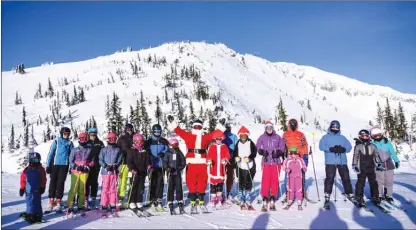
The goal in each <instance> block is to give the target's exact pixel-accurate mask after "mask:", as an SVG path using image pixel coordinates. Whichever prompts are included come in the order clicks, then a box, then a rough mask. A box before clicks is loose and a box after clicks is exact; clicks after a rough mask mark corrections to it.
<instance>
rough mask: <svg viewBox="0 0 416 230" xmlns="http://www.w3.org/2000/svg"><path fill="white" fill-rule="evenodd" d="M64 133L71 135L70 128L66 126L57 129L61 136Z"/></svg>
mask: <svg viewBox="0 0 416 230" xmlns="http://www.w3.org/2000/svg"><path fill="white" fill-rule="evenodd" d="M64 133H68V136H69V135H71V129H70V128H68V127H62V128H61V130H60V131H59V134H60V135H61V137H62V136H63V135H64Z"/></svg>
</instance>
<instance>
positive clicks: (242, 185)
mask: <svg viewBox="0 0 416 230" xmlns="http://www.w3.org/2000/svg"><path fill="white" fill-rule="evenodd" d="M249 135H250V131H249V130H248V129H247V128H246V127H244V126H241V128H240V130H238V136H239V137H240V139H239V140H238V141H237V144H236V145H235V149H234V153H233V156H232V158H231V163H232V164H234V165H236V166H237V178H238V196H239V200H240V202H241V204H240V208H241V210H250V211H253V210H254V208H253V206H252V205H251V203H252V200H251V198H250V192H251V189H253V178H254V176H255V175H256V162H255V160H254V159H255V158H256V156H257V147H256V144H254V142H253V141H252V140H251V139H250V138H249Z"/></svg>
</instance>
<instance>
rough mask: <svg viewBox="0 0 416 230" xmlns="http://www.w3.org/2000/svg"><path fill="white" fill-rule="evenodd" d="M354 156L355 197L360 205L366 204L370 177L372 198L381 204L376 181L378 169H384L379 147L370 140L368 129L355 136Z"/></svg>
mask: <svg viewBox="0 0 416 230" xmlns="http://www.w3.org/2000/svg"><path fill="white" fill-rule="evenodd" d="M354 140H355V147H354V156H353V158H352V159H353V160H352V169H353V170H354V172H356V173H357V183H356V184H355V199H356V201H357V203H358V205H359V206H360V207H363V206H364V205H365V204H364V187H365V180H366V179H367V178H368V183H369V184H370V193H371V199H372V201H373V203H374V204H376V205H377V204H380V198H379V197H378V196H379V193H378V192H379V191H378V185H377V181H376V172H375V169H377V170H383V168H382V167H383V166H382V164H381V160H380V156H379V153H378V150H377V147H376V146H375V145H374V144H372V143H371V141H370V132H369V131H368V130H366V129H362V130H360V132H359V133H358V138H355V139H354Z"/></svg>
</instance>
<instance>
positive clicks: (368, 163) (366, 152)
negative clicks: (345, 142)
mask: <svg viewBox="0 0 416 230" xmlns="http://www.w3.org/2000/svg"><path fill="white" fill-rule="evenodd" d="M379 162H381V159H380V156H379V152H378V150H377V147H376V146H375V145H374V144H372V143H371V142H362V141H360V140H359V139H356V145H355V146H354V155H353V157H352V164H354V165H357V166H359V168H360V171H362V172H371V171H374V169H375V168H376V164H377V163H379Z"/></svg>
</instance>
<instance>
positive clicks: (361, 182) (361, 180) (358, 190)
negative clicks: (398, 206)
mask: <svg viewBox="0 0 416 230" xmlns="http://www.w3.org/2000/svg"><path fill="white" fill-rule="evenodd" d="M367 178H368V183H369V184H370V193H371V197H372V198H378V194H379V190H378V184H377V181H376V173H375V171H374V170H372V171H371V172H363V171H362V172H361V173H360V174H358V175H357V183H356V184H355V197H357V198H358V197H361V198H362V197H363V196H364V187H365V180H366V179H367Z"/></svg>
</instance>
